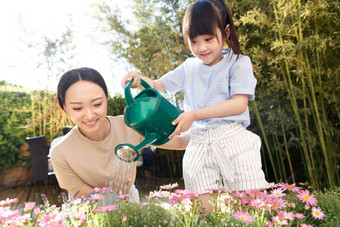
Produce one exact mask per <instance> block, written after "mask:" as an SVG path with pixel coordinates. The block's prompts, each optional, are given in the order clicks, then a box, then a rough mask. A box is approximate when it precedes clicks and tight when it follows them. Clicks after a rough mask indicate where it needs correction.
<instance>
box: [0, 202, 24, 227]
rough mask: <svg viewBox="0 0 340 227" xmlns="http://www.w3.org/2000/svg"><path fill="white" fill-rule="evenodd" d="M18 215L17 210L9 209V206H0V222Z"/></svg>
mask: <svg viewBox="0 0 340 227" xmlns="http://www.w3.org/2000/svg"><path fill="white" fill-rule="evenodd" d="M19 216H20V212H19V210H11V208H10V207H9V206H7V205H6V206H5V207H0V224H4V223H2V222H6V220H12V219H15V218H16V217H19Z"/></svg>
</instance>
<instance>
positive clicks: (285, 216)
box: [277, 211, 295, 221]
mask: <svg viewBox="0 0 340 227" xmlns="http://www.w3.org/2000/svg"><path fill="white" fill-rule="evenodd" d="M277 215H278V216H279V217H280V218H281V219H288V220H291V221H293V220H294V217H295V215H294V213H293V212H287V211H278V212H277Z"/></svg>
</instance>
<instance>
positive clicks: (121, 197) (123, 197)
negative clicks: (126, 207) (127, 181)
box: [118, 194, 131, 199]
mask: <svg viewBox="0 0 340 227" xmlns="http://www.w3.org/2000/svg"><path fill="white" fill-rule="evenodd" d="M130 197H131V195H130V194H119V195H118V198H119V199H127V198H130Z"/></svg>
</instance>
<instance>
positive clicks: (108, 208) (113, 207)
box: [94, 205, 117, 213]
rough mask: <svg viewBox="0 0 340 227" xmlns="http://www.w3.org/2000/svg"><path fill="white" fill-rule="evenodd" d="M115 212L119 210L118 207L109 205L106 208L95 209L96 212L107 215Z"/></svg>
mask: <svg viewBox="0 0 340 227" xmlns="http://www.w3.org/2000/svg"><path fill="white" fill-rule="evenodd" d="M113 210H117V205H108V206H106V207H98V208H97V209H94V211H97V212H100V213H106V212H110V211H113Z"/></svg>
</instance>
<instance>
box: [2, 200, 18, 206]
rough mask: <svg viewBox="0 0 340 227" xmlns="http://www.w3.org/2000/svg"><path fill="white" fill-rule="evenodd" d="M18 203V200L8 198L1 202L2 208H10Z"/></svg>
mask: <svg viewBox="0 0 340 227" xmlns="http://www.w3.org/2000/svg"><path fill="white" fill-rule="evenodd" d="M18 201H19V200H18V198H15V199H9V198H7V199H6V200H1V201H0V206H10V205H11V204H12V203H17V202H18Z"/></svg>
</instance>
